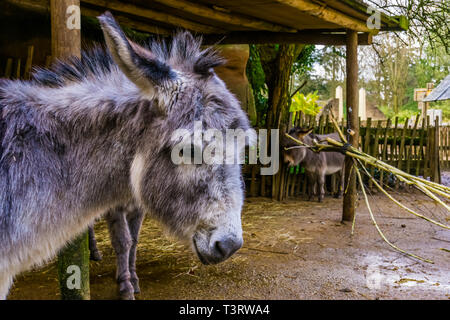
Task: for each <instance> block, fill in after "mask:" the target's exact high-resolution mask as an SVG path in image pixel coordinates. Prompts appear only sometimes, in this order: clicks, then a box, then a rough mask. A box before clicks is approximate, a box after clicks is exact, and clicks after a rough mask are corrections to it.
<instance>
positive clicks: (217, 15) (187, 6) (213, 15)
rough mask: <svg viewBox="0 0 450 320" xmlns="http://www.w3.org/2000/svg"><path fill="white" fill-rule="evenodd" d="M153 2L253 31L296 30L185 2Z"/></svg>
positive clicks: (159, 0) (179, 0) (177, 0)
mask: <svg viewBox="0 0 450 320" xmlns="http://www.w3.org/2000/svg"><path fill="white" fill-rule="evenodd" d="M154 2H159V3H161V4H163V5H165V6H168V7H171V8H175V9H178V10H182V11H184V12H188V13H190V14H193V15H197V16H200V17H203V18H207V19H211V20H215V21H219V22H223V23H226V24H230V25H234V26H242V27H246V28H250V29H254V30H265V31H272V32H297V30H296V29H293V28H289V27H285V26H281V25H277V24H274V23H270V22H267V21H263V20H259V19H253V18H247V17H244V16H242V15H240V14H236V13H226V12H221V11H218V10H214V9H212V8H209V7H207V6H204V5H201V4H197V3H193V2H189V1H185V0H154Z"/></svg>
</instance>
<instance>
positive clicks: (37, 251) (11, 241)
mask: <svg viewBox="0 0 450 320" xmlns="http://www.w3.org/2000/svg"><path fill="white" fill-rule="evenodd" d="M98 19H99V21H100V24H101V27H102V30H103V33H104V36H105V40H106V45H107V50H105V49H102V48H101V47H97V48H95V49H93V50H91V51H89V52H84V53H83V54H82V57H81V59H78V58H76V57H74V58H71V59H69V60H68V61H66V62H58V63H56V64H55V65H54V66H53V67H52V69H50V70H45V69H39V70H37V71H36V72H35V74H34V79H33V80H31V81H14V80H6V79H4V80H1V81H0V115H1V118H0V139H1V141H0V142H1V143H0V145H1V149H0V171H1V172H0V174H1V178H0V206H1V209H0V298H6V296H7V294H8V291H9V288H10V286H11V284H12V281H13V278H14V276H16V275H17V274H19V273H20V272H23V271H25V270H28V269H30V268H31V267H33V266H36V265H40V264H43V263H45V262H46V261H49V259H51V258H52V257H54V256H55V255H56V253H57V252H58V251H59V250H60V249H61V248H62V247H63V246H64V245H65V244H66V243H67V242H68V241H70V240H71V239H73V238H74V237H76V236H77V235H78V234H80V233H82V232H84V231H85V230H87V228H88V226H89V225H92V223H93V222H94V220H95V219H96V218H99V217H100V216H101V215H102V214H103V213H104V212H105V211H107V210H108V209H110V208H113V207H115V206H117V205H120V204H124V203H128V202H129V201H131V200H132V199H135V200H136V201H137V203H138V204H139V206H140V207H141V208H142V210H143V211H144V212H146V213H149V214H150V215H152V216H153V217H154V218H156V219H157V220H159V221H161V222H162V224H163V225H165V226H166V227H167V228H168V230H169V232H171V233H172V234H174V235H176V236H178V237H179V238H180V239H182V240H185V241H186V242H187V243H188V244H190V246H191V248H192V250H193V251H194V252H195V253H196V255H197V256H198V258H199V259H200V261H201V262H202V263H204V264H214V263H219V262H221V261H224V260H226V259H227V258H229V257H230V256H231V255H232V254H233V253H234V252H236V251H237V250H238V249H239V248H240V247H241V246H242V243H243V238H242V224H241V210H242V205H243V197H244V189H243V183H242V177H241V167H240V165H239V164H238V163H223V164H220V163H214V164H206V163H201V164H187V163H185V162H183V163H179V164H175V163H174V161H173V160H172V159H173V157H171V155H172V152H171V150H172V149H174V148H178V147H179V145H180V139H175V138H174V137H173V135H174V133H176V132H177V131H178V130H176V129H178V128H184V130H185V132H187V134H188V135H192V136H193V133H194V124H195V123H196V122H198V121H200V122H201V124H202V127H203V129H209V128H213V129H217V130H220V131H226V130H227V129H230V128H231V129H241V130H243V131H247V130H249V131H251V130H252V129H251V128H250V124H249V120H248V118H247V116H246V114H245V113H244V111H243V110H242V109H241V108H240V105H239V102H238V100H237V99H236V98H235V97H234V96H233V95H232V94H231V93H230V91H229V90H228V89H227V88H226V86H225V84H224V83H223V81H221V80H220V79H219V78H218V77H217V75H216V74H215V72H214V67H217V66H219V65H222V64H223V63H224V60H223V59H222V58H220V57H219V55H218V54H217V53H216V51H215V50H213V49H211V48H207V49H202V48H201V41H200V39H197V38H194V37H193V36H192V35H191V34H190V33H188V32H178V33H177V34H176V35H175V36H174V37H173V39H172V40H171V41H170V42H169V41H162V40H161V41H151V42H150V43H149V45H148V46H141V45H139V44H137V43H135V42H132V41H130V40H129V39H128V38H127V37H126V36H125V34H124V32H123V31H122V29H121V28H120V26H119V25H118V23H117V22H116V21H115V19H114V17H113V16H112V15H111V14H110V13H109V12H106V13H104V14H103V15H101V16H100V17H99V18H98ZM252 132H253V131H252ZM253 134H254V132H253ZM248 140H249V139H247V140H246V142H247V144H248V143H249V141H248ZM183 141H185V140H184V139H183ZM186 141H187V140H186ZM191 141H194V142H193V143H192V144H191V145H190V146H191V147H192V148H197V149H198V148H202V145H201V143H203V142H200V143H199V142H198V141H197V140H195V139H191ZM238 147H239V148H240V149H239V150H240V151H241V152H242V149H244V148H245V146H242V144H238ZM124 277H127V278H128V274H127V275H124Z"/></svg>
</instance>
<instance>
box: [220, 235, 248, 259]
mask: <svg viewBox="0 0 450 320" xmlns="http://www.w3.org/2000/svg"><path fill="white" fill-rule="evenodd" d="M241 247H242V239H237V238H228V239H224V240H221V241H216V242H215V243H214V248H215V251H216V254H217V255H218V256H220V258H222V259H226V258H228V257H230V256H231V255H232V254H233V253H235V252H236V251H237V250H239V249H240V248H241Z"/></svg>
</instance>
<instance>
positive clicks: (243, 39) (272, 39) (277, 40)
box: [203, 31, 372, 46]
mask: <svg viewBox="0 0 450 320" xmlns="http://www.w3.org/2000/svg"><path fill="white" fill-rule="evenodd" d="M203 43H204V44H269V43H272V44H285V43H304V44H321V45H328V46H343V45H345V44H346V34H345V33H339V34H333V33H323V32H315V31H299V32H297V33H288V32H230V33H228V34H209V35H205V36H204V37H203ZM370 44H372V34H369V33H359V34H358V45H370Z"/></svg>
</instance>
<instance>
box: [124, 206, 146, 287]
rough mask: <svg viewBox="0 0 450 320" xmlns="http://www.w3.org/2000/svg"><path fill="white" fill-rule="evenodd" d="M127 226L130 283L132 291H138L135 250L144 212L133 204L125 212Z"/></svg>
mask: <svg viewBox="0 0 450 320" xmlns="http://www.w3.org/2000/svg"><path fill="white" fill-rule="evenodd" d="M127 220H128V227H129V229H130V235H131V248H130V257H129V270H130V278H131V280H130V281H131V284H132V285H133V288H134V293H140V292H141V289H140V288H139V278H138V276H137V273H136V252H137V244H138V240H139V231H140V230H141V226H142V221H143V220H144V213H143V212H142V211H141V210H140V209H138V208H137V207H135V206H134V205H133V210H132V211H131V212H128V214H127Z"/></svg>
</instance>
